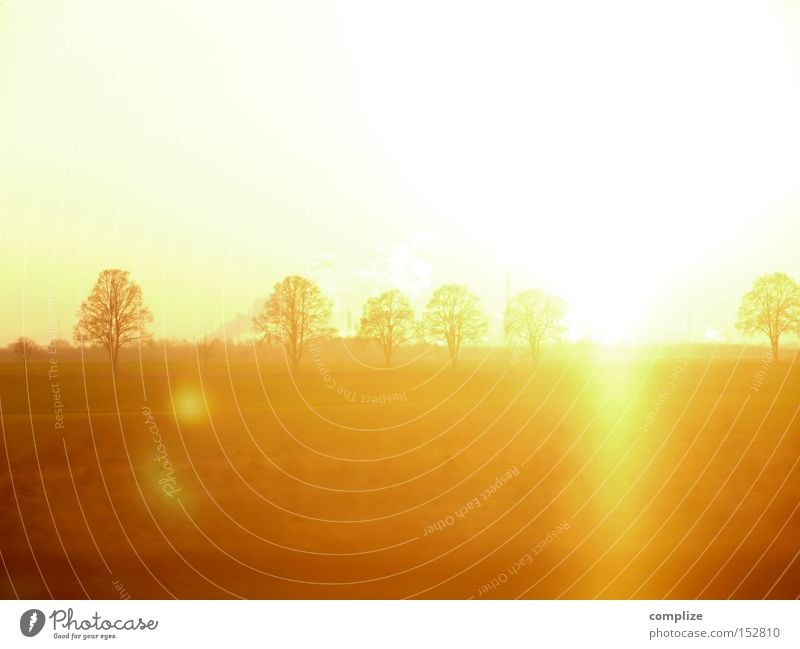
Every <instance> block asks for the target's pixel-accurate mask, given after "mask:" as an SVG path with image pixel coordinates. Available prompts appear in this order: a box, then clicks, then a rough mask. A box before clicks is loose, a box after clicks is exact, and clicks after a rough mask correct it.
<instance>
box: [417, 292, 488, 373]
mask: <svg viewBox="0 0 800 649" xmlns="http://www.w3.org/2000/svg"><path fill="white" fill-rule="evenodd" d="M423 324H424V327H425V332H426V334H427V335H428V336H429V337H430V338H431V339H432V340H437V341H443V342H445V343H446V344H447V349H448V351H449V352H450V364H451V366H452V367H453V369H455V368H456V363H457V362H458V355H459V353H460V352H461V347H462V345H463V344H464V342H466V341H470V340H472V341H476V340H480V339H481V338H482V337H483V336H485V335H486V331H487V330H488V328H489V322H488V319H487V318H486V316H485V315H484V314H483V310H482V309H481V304H480V299H479V298H478V297H477V296H476V295H475V294H473V293H472V292H471V291H470V290H469V289H468V288H467V287H466V286H463V285H461V284H445V285H443V286H440V287H439V288H437V289H436V290H435V291H434V293H433V295H432V296H431V299H430V300H429V301H428V304H427V305H426V306H425V314H424V316H423Z"/></svg>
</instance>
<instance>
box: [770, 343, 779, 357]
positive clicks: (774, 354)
mask: <svg viewBox="0 0 800 649" xmlns="http://www.w3.org/2000/svg"><path fill="white" fill-rule="evenodd" d="M770 343H771V345H772V362H773V363H777V362H778V339H777V337H776V338H774V339H773V340H771V341H770Z"/></svg>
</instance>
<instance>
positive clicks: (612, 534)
mask: <svg viewBox="0 0 800 649" xmlns="http://www.w3.org/2000/svg"><path fill="white" fill-rule="evenodd" d="M359 353H360V354H361V355H358V354H356V355H353V356H351V357H350V356H348V354H345V353H343V352H342V350H338V352H337V353H330V354H327V352H326V353H322V354H321V355H318V356H317V357H312V356H311V355H307V357H306V358H305V359H304V361H303V363H302V365H301V368H300V370H299V371H298V372H296V373H295V374H294V375H292V374H290V373H288V372H287V371H286V370H285V369H284V368H283V367H282V366H281V364H280V363H279V362H278V361H277V360H276V359H275V358H272V357H266V356H265V357H260V356H256V355H252V354H251V355H250V356H248V355H247V354H240V355H238V356H236V357H235V358H234V357H232V358H227V359H226V357H225V355H224V354H220V355H218V356H216V357H213V358H211V359H210V360H209V361H208V362H207V363H202V362H198V360H197V359H196V358H192V357H191V356H190V355H186V354H183V355H176V356H175V357H174V358H172V357H170V353H169V352H167V353H166V355H161V356H159V355H158V354H152V355H148V356H147V357H146V358H144V360H142V361H141V363H140V361H139V360H138V359H137V358H136V357H135V356H134V355H129V356H126V357H125V358H124V359H123V360H122V361H121V363H120V367H119V369H118V372H117V377H116V380H115V381H114V382H112V375H111V373H110V370H109V365H108V364H107V363H106V362H105V361H104V360H103V359H102V357H92V358H91V359H90V361H87V362H84V363H82V362H81V361H80V359H79V358H75V357H68V358H67V357H65V358H55V359H53V360H54V361H55V362H51V358H47V357H43V358H39V359H36V360H34V361H33V362H30V363H28V365H27V367H26V366H25V365H24V364H23V363H21V362H16V361H14V362H12V361H10V360H8V361H6V362H4V363H0V400H1V403H2V408H1V412H2V424H3V427H2V436H3V443H2V445H0V454H2V459H0V467H2V470H0V492H1V493H2V499H1V500H0V507H2V517H1V518H0V521H2V529H0V532H1V534H0V552H1V553H2V555H1V556H2V563H3V568H2V569H0V592H2V595H3V597H5V598H11V597H16V596H18V597H23V598H45V597H56V598H83V597H91V598H101V599H113V598H116V597H131V598H171V597H178V598H189V599H191V598H220V597H221V598H229V597H230V598H234V597H244V598H333V597H335V598H698V597H699V598H728V597H732V598H763V597H768V598H795V597H798V595H800V561H798V559H797V555H798V552H800V513H798V506H799V505H800V468H799V467H798V460H800V422H798V420H797V409H798V405H800V364H797V363H795V362H794V358H793V357H794V356H795V354H794V353H793V352H792V351H791V350H786V351H785V353H784V356H783V360H782V362H781V363H779V364H777V365H769V364H767V363H765V362H764V361H763V360H762V358H761V352H760V350H755V349H746V348H738V347H736V348H714V347H712V346H693V347H664V348H660V349H638V350H627V351H626V350H621V351H617V352H615V353H613V354H612V353H608V354H603V353H597V352H586V351H585V350H583V351H581V350H576V349H565V350H560V351H558V352H551V353H548V354H546V355H545V356H544V358H543V359H542V360H541V362H539V363H537V364H533V363H532V362H531V361H530V360H529V359H528V358H527V357H526V356H524V355H523V356H512V355H510V352H508V351H507V350H499V349H486V350H480V349H477V350H471V351H470V353H469V354H468V355H467V356H466V357H465V358H464V359H462V361H461V363H460V364H459V366H458V367H457V369H455V370H451V369H450V368H449V367H448V366H447V363H446V362H445V359H444V358H443V356H442V353H441V350H429V351H428V352H426V353H422V354H421V357H420V358H415V359H414V358H402V359H399V363H398V364H399V367H397V368H395V369H390V370H385V369H381V368H379V367H370V366H368V364H372V363H377V360H378V359H377V358H372V357H369V356H365V355H364V354H363V353H361V352H359ZM53 368H55V372H54V371H53ZM48 372H50V374H49V375H48ZM62 417H63V419H62Z"/></svg>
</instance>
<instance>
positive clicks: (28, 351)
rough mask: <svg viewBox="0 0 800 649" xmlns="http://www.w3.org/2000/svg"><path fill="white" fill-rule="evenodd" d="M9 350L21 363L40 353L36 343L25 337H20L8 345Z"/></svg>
mask: <svg viewBox="0 0 800 649" xmlns="http://www.w3.org/2000/svg"><path fill="white" fill-rule="evenodd" d="M9 348H10V349H11V351H12V352H13V353H14V354H15V355H16V356H17V358H19V360H21V361H27V360H28V359H30V358H33V357H34V356H37V355H38V354H39V353H40V352H41V351H42V348H41V347H40V346H39V345H38V343H37V342H36V341H35V340H34V339H33V338H28V337H27V336H20V337H19V338H17V339H16V340H15V341H14V342H13V343H11V344H10V345H9Z"/></svg>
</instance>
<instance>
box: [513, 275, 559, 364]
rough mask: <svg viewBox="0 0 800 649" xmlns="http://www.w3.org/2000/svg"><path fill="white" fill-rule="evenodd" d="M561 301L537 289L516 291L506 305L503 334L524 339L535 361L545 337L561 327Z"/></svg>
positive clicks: (551, 336)
mask: <svg viewBox="0 0 800 649" xmlns="http://www.w3.org/2000/svg"><path fill="white" fill-rule="evenodd" d="M564 310H565V309H564V301H563V300H562V299H561V298H559V297H556V296H554V295H550V294H549V293H545V292H544V291H540V290H538V289H530V290H528V291H523V292H522V293H519V294H517V295H515V296H514V297H513V298H511V300H509V302H508V306H506V311H505V316H504V319H503V328H504V330H505V334H506V336H507V337H508V338H509V339H511V340H514V339H518V340H521V341H523V342H525V343H526V344H527V345H528V346H529V348H530V351H531V358H532V359H533V360H534V361H535V360H536V358H537V357H538V355H539V348H540V346H541V344H542V342H543V341H544V340H547V339H548V338H553V337H555V336H558V335H559V334H561V333H563V331H564Z"/></svg>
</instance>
